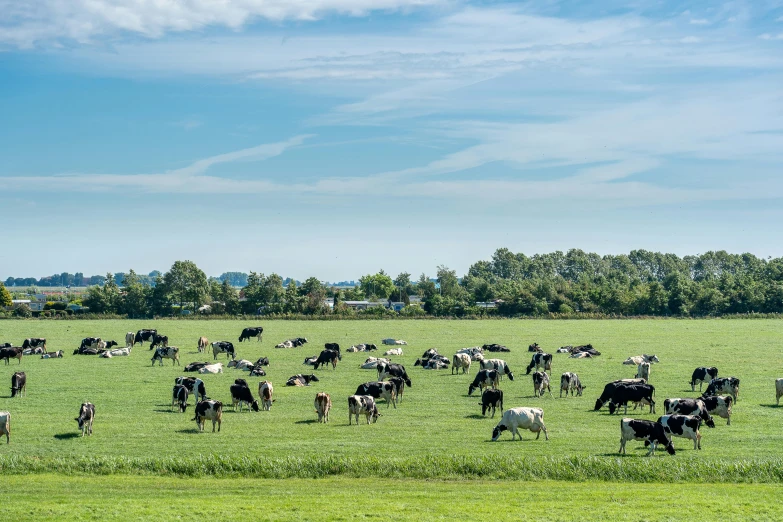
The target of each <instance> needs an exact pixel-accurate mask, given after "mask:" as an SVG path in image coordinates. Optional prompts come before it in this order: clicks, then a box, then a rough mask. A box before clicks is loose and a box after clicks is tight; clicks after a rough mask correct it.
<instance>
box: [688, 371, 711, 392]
mask: <svg viewBox="0 0 783 522" xmlns="http://www.w3.org/2000/svg"><path fill="white" fill-rule="evenodd" d="M717 377H718V369H717V368H716V367H714V366H699V367H698V368H696V369H695V370H693V375H691V383H690V384H691V391H696V383H697V382H698V383H699V392H701V385H702V384H704V383H705V382H706V383H708V384H709V382H710V381H711V380H713V379H716V378H717Z"/></svg>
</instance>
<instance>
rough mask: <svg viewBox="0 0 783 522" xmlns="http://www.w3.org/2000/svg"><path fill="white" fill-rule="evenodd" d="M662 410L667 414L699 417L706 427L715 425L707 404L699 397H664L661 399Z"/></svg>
mask: <svg viewBox="0 0 783 522" xmlns="http://www.w3.org/2000/svg"><path fill="white" fill-rule="evenodd" d="M663 410H664V412H665V413H666V414H667V415H670V414H672V413H676V414H678V415H693V416H698V417H700V418H701V419H702V420H703V421H704V424H706V425H707V427H708V428H714V427H715V421H713V420H712V416H711V415H710V412H709V410H708V409H707V405H706V404H704V401H703V400H701V399H666V400H665V401H663Z"/></svg>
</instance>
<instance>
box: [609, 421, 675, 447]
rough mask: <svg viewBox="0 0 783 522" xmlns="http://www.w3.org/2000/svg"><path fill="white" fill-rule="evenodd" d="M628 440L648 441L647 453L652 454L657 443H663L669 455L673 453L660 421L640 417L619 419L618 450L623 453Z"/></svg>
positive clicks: (646, 442)
mask: <svg viewBox="0 0 783 522" xmlns="http://www.w3.org/2000/svg"><path fill="white" fill-rule="evenodd" d="M629 440H643V441H645V445H647V444H648V443H649V446H650V449H649V450H647V455H654V454H655V448H656V446H657V445H658V444H663V446H664V447H665V448H666V451H667V452H668V453H669V455H674V453H675V452H674V446H673V445H672V443H671V441H670V440H669V438H668V437H667V436H666V430H664V428H663V425H662V424H661V423H660V422H653V421H649V420H640V419H629V418H623V419H620V450H619V453H623V454H624V453H625V443H626V442H628V441H629Z"/></svg>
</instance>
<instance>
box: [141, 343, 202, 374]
mask: <svg viewBox="0 0 783 522" xmlns="http://www.w3.org/2000/svg"><path fill="white" fill-rule="evenodd" d="M163 359H171V365H172V366H174V365H175V364H179V348H177V347H176V346H167V347H165V348H164V347H160V348H156V349H155V355H153V356H152V365H153V366H155V361H160V365H161V366H163ZM202 369H203V368H202Z"/></svg>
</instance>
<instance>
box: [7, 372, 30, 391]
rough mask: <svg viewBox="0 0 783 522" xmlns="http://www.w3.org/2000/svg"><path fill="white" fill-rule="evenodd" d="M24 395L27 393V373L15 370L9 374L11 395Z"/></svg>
mask: <svg viewBox="0 0 783 522" xmlns="http://www.w3.org/2000/svg"><path fill="white" fill-rule="evenodd" d="M17 395H19V396H20V397H24V396H25V395H27V375H26V374H25V373H24V372H15V373H14V374H13V375H12V376H11V397H16V396H17Z"/></svg>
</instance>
